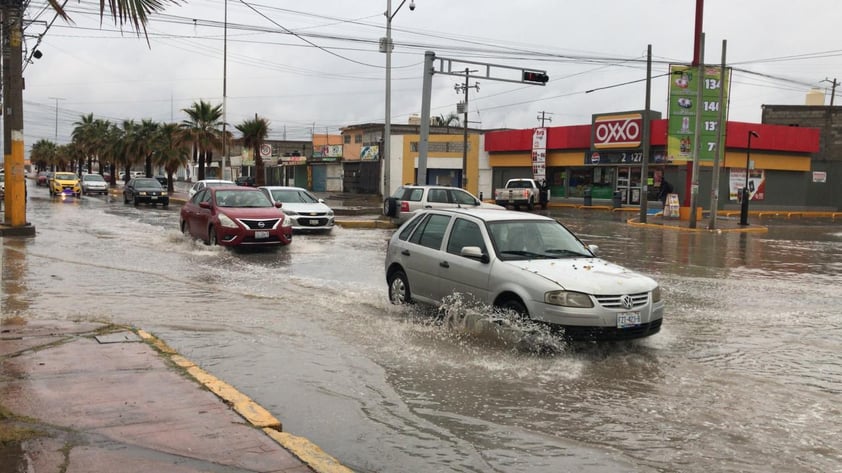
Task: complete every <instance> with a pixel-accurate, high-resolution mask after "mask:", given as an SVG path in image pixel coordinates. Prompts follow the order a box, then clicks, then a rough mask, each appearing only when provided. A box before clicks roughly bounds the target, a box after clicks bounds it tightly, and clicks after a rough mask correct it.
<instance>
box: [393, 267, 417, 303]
mask: <svg viewBox="0 0 842 473" xmlns="http://www.w3.org/2000/svg"><path fill="white" fill-rule="evenodd" d="M389 302H391V303H392V304H396V305H401V304H408V303H410V302H412V296H411V295H410V292H409V281H408V280H407V279H406V274H404V272H403V271H395V272H394V273H392V275H391V276H389Z"/></svg>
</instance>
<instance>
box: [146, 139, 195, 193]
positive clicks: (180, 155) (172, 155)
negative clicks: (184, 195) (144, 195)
mask: <svg viewBox="0 0 842 473" xmlns="http://www.w3.org/2000/svg"><path fill="white" fill-rule="evenodd" d="M153 147H154V150H155V164H156V165H158V166H163V167H164V171H166V173H167V192H170V193H172V192H173V190H174V188H173V174H175V172H176V171H178V168H179V167H182V166H187V162H188V159H189V158H190V145H189V144H188V143H187V142H185V141H184V134H183V132H182V129H181V127H179V126H178V125H177V124H175V123H164V124H162V125H161V126H159V127H158V132H157V133H156V135H155V141H154V146H153Z"/></svg>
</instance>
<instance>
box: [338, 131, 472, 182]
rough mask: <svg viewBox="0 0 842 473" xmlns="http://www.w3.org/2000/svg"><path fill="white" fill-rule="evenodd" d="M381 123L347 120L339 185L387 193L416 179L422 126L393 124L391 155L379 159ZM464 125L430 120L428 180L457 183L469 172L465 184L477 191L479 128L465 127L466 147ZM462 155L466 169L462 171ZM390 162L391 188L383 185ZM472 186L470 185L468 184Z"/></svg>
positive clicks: (381, 133)
mask: <svg viewBox="0 0 842 473" xmlns="http://www.w3.org/2000/svg"><path fill="white" fill-rule="evenodd" d="M383 130H384V125H383V124H382V123H368V124H361V125H350V126H347V127H345V128H342V130H341V131H342V143H343V149H342V168H343V187H344V189H345V191H346V192H355V193H363V194H380V195H391V194H392V193H393V192H394V191H395V190H396V189H397V188H398V187H399V186H400V185H402V184H406V183H417V182H418V181H419V179H418V177H417V171H418V164H419V163H418V143H419V141H420V131H421V127H420V125H418V124H392V126H391V131H392V134H391V141H390V150H391V159H388V160H386V159H383V156H381V154H382V153H381V152H380V150H381V149H382V144H383V141H382V140H383ZM463 135H464V129H463V128H461V127H447V126H431V127H430V136H429V140H428V153H427V154H428V159H427V176H426V177H427V183H428V184H440V185H448V186H454V187H461V186H462V182H463V178H465V177H466V178H467V183H466V187H465V188H466V189H467V190H468V191H470V192H472V193H473V192H476V189H477V188H479V187H480V182H481V173H480V167H481V162H480V150H481V145H480V142H481V131H480V130H476V129H471V128H469V129H468V141H467V153H465V151H464V150H465V140H464V136H463ZM463 158H464V159H465V161H466V163H467V166H465V167H466V169H467V173H466V175H463V171H462V168H463V165H462V161H463ZM387 165H388V166H389V176H390V182H389V188H388V189H386V183H385V174H386V172H385V166H387ZM472 189H473V190H472Z"/></svg>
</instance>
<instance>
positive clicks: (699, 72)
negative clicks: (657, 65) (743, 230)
mask: <svg viewBox="0 0 842 473" xmlns="http://www.w3.org/2000/svg"><path fill="white" fill-rule="evenodd" d="M698 57H699V63H698V64H697V68H696V81H697V86H696V87H697V90H696V104H697V105H696V130H695V131H694V133H693V171H692V177H691V178H690V228H696V221H697V220H698V219H697V218H696V206H697V205H699V156H700V155H701V154H702V140H701V134H702V107H700V106H698V105H699V104H701V103H702V87H703V80H702V79H703V78H704V76H705V34H704V33H702V34H701V38H700V39H699V56H698Z"/></svg>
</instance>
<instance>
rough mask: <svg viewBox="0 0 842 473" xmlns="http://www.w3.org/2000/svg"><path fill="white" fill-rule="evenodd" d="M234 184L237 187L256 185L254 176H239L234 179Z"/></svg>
mask: <svg viewBox="0 0 842 473" xmlns="http://www.w3.org/2000/svg"><path fill="white" fill-rule="evenodd" d="M234 182H235V183H236V184H237V185H238V186H248V187H254V186H255V185H256V184H255V180H254V176H240V177H238V178H236V179H234Z"/></svg>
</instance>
